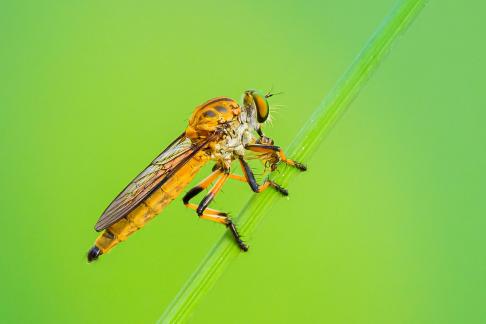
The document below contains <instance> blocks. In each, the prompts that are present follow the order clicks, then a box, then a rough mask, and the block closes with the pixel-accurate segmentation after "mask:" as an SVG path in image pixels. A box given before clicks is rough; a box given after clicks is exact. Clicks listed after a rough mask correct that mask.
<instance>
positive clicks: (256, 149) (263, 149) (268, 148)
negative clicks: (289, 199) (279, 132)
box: [245, 144, 307, 171]
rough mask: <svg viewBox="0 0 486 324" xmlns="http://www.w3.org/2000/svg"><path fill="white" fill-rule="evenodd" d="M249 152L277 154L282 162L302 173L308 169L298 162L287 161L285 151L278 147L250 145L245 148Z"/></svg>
mask: <svg viewBox="0 0 486 324" xmlns="http://www.w3.org/2000/svg"><path fill="white" fill-rule="evenodd" d="M245 148H246V149H247V150H250V151H253V152H258V153H277V154H278V156H279V157H280V160H281V161H282V162H284V163H286V164H288V165H290V166H293V167H294V168H296V169H299V170H300V171H305V170H307V167H306V166H305V165H304V164H302V163H300V162H297V161H294V160H290V159H287V157H286V156H285V153H284V152H283V150H282V149H281V148H280V146H276V145H266V144H249V145H247V146H245Z"/></svg>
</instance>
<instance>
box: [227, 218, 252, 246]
mask: <svg viewBox="0 0 486 324" xmlns="http://www.w3.org/2000/svg"><path fill="white" fill-rule="evenodd" d="M226 226H227V227H228V228H229V229H230V231H231V234H233V237H234V238H235V241H236V243H238V246H239V247H240V249H242V250H243V251H245V252H247V251H248V245H246V244H245V242H243V240H242V239H241V237H240V234H239V233H238V231H237V230H236V226H235V224H234V223H233V222H232V221H231V220H230V221H229V222H228V224H226Z"/></svg>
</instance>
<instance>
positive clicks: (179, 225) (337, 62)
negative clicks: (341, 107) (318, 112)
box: [0, 0, 486, 324]
mask: <svg viewBox="0 0 486 324" xmlns="http://www.w3.org/2000/svg"><path fill="white" fill-rule="evenodd" d="M394 4H395V1H394V0H371V1H366V2H363V1H356V0H354V1H340V2H337V1H325V2H323V1H278V2H277V1H261V0H260V1H256V0H255V1H231V2H227V1H203V2H201V1H184V2H183V1H178V2H177V1H176V2H162V1H121V2H120V1H112V0H105V1H101V2H100V1H67V2H59V1H51V0H47V1H9V0H7V1H2V3H1V4H0V39H1V44H2V46H1V47H2V49H1V50H0V82H1V87H0V145H1V146H0V154H1V159H0V165H1V168H0V173H1V174H0V176H1V178H0V179H1V180H0V186H1V187H0V193H1V195H0V212H1V217H0V224H1V228H2V231H1V232H2V234H1V236H0V237H1V243H2V247H3V248H2V255H1V258H0V282H1V291H2V293H1V299H2V301H1V302H0V321H1V322H4V323H16V322H19V323H27V322H37V323H56V322H62V323H153V322H155V321H156V320H157V319H158V318H159V316H160V315H161V314H162V312H163V310H164V309H165V307H166V306H167V305H168V304H169V303H170V301H171V300H172V298H173V297H174V296H175V294H176V293H177V292H178V290H179V289H180V287H181V286H182V285H183V283H184V282H185V281H186V279H187V278H188V277H189V276H190V274H191V273H192V272H193V270H194V269H195V268H196V266H197V265H198V264H199V263H200V261H201V260H202V258H203V257H204V256H205V255H206V253H207V252H208V250H209V249H210V248H211V247H212V246H213V244H214V242H215V241H216V240H217V239H218V238H219V237H220V235H221V233H222V232H223V231H224V230H225V229H224V228H223V227H222V226H220V225H218V224H214V223H211V222H207V221H203V220H198V219H197V217H196V216H195V213H194V212H193V211H191V210H188V209H186V208H185V207H184V206H183V205H182V203H181V202H180V200H179V199H178V200H176V201H175V202H174V203H173V204H171V205H170V206H169V207H168V208H167V209H166V210H165V211H164V212H163V214H161V215H159V216H158V217H157V218H156V219H155V220H153V221H152V222H151V223H150V224H148V225H147V226H146V227H145V228H144V229H143V230H142V231H140V232H138V233H136V234H135V235H133V236H132V237H130V239H129V240H128V241H127V242H125V243H123V244H121V245H119V246H117V247H116V248H115V249H114V250H113V251H112V252H111V253H109V254H107V255H104V256H103V257H102V258H101V259H100V260H99V262H97V263H93V264H87V262H86V260H85V254H86V252H87V251H88V249H89V248H90V247H91V246H92V244H93V241H94V239H95V238H96V233H95V231H94V230H93V226H94V224H95V222H96V220H97V219H98V217H99V216H100V214H101V212H102V211H103V210H104V208H105V207H106V206H107V204H108V203H109V202H110V201H111V200H112V199H113V198H114V197H115V195H116V194H117V193H118V192H119V191H120V190H121V189H122V188H123V187H124V186H125V185H126V184H127V183H128V182H129V181H130V180H131V179H132V178H133V177H134V176H135V175H136V174H137V173H138V172H139V171H141V169H143V168H144V167H145V166H146V165H147V164H148V162H149V161H151V160H152V158H153V157H154V156H156V155H157V154H158V153H159V152H160V151H161V150H162V149H164V148H165V146H166V145H167V144H169V143H170V142H171V141H172V140H173V139H174V138H175V137H176V136H178V135H179V134H180V133H181V132H182V131H183V129H184V128H185V126H186V124H187V120H188V117H189V116H190V114H191V112H192V110H193V108H194V107H195V106H197V105H199V104H200V103H202V102H204V101H206V100H208V99H210V98H212V97H216V96H230V97H233V98H237V99H239V98H240V96H241V94H242V92H243V91H244V90H245V89H248V88H256V89H261V90H262V91H265V90H269V89H270V88H272V87H273V89H274V90H275V91H283V92H284V94H283V95H281V96H277V97H275V98H272V101H271V103H272V104H275V105H279V106H280V107H279V109H278V111H277V112H276V113H275V115H274V120H275V121H274V123H273V126H272V127H267V128H266V133H267V134H268V135H269V136H270V137H272V138H275V139H276V141H277V142H278V143H279V144H280V145H282V146H283V147H285V146H287V145H288V144H289V143H290V142H291V140H292V138H293V136H294V135H295V134H296V133H297V131H298V130H299V129H300V127H301V126H302V125H303V123H304V122H305V120H306V119H307V118H308V117H309V115H310V114H311V112H312V111H313V109H314V108H315V107H316V106H318V105H319V103H320V102H321V100H322V99H323V97H324V96H325V95H326V93H328V92H329V90H330V89H331V87H332V86H333V84H335V83H336V81H337V80H338V78H339V77H340V75H341V74H342V73H343V72H344V71H345V70H346V69H347V67H348V66H349V64H350V63H351V62H352V60H353V58H354V57H355V55H356V54H357V53H358V52H359V50H360V49H361V48H362V47H363V45H364V44H365V43H366V41H367V39H368V38H369V37H370V35H371V34H372V32H373V31H374V30H375V29H376V27H377V26H378V25H379V24H380V23H381V21H382V20H383V19H384V17H385V16H386V15H387V13H388V12H389V11H390V9H391V8H392V7H393V6H394ZM484 9H485V5H484V4H479V3H477V2H474V4H472V3H471V4H467V2H466V3H458V2H452V1H450V2H449V1H431V2H430V3H429V4H428V6H427V7H426V8H425V9H424V11H423V12H422V13H421V14H420V15H419V18H418V19H417V20H416V21H415V22H414V24H413V25H412V26H411V28H410V29H409V30H408V31H407V32H406V34H405V35H404V36H403V37H401V38H400V39H399V40H398V42H397V43H396V44H395V46H394V47H393V50H392V51H391V53H390V55H388V57H387V58H386V59H385V61H384V62H383V63H382V64H381V66H380V68H379V69H378V71H377V73H376V74H375V75H374V76H373V77H372V78H371V79H370V81H369V82H368V84H367V85H366V86H365V87H364V88H363V91H362V92H361V94H360V96H359V97H358V98H357V99H356V100H355V101H354V103H353V104H352V105H351V107H350V109H349V110H348V112H347V114H346V115H345V116H344V118H342V119H341V120H340V122H339V123H338V124H337V125H336V127H335V128H334V130H333V132H332V133H331V135H330V136H329V137H327V138H326V140H325V142H324V143H323V144H322V145H321V147H320V149H319V150H318V151H316V152H315V155H314V156H313V158H312V159H311V160H310V161H305V162H307V164H308V167H309V171H308V172H307V173H304V174H301V175H299V176H298V177H296V178H295V179H294V181H293V182H292V183H291V184H290V187H289V188H288V189H289V191H290V194H291V196H290V198H289V199H285V198H282V199H281V200H279V201H278V202H277V203H276V204H275V205H274V206H272V208H271V210H270V212H269V213H268V215H267V216H266V217H265V219H264V221H263V222H262V223H261V224H260V226H259V227H258V230H257V231H256V232H255V233H254V234H253V235H252V236H251V237H249V238H248V240H249V243H250V245H251V250H250V252H249V253H248V254H244V255H243V254H242V255H241V256H240V257H238V258H237V260H236V262H234V263H232V264H231V265H230V267H229V268H228V269H227V271H226V272H225V273H224V275H223V277H222V278H221V280H219V282H218V283H217V284H216V286H215V287H214V289H213V290H211V291H210V293H209V294H208V295H207V296H206V297H205V298H204V299H203V301H202V302H201V303H200V304H199V306H198V307H197V308H196V310H195V312H194V313H193V315H192V317H191V322H192V323H269V322H280V323H295V322H299V323H301V322H306V323H317V322H319V323H428V324H430V323H484V321H485V319H486V309H485V308H484V301H485V300H486V249H485V243H486V238H485V235H484V231H485V226H486V220H485V215H486V213H485V212H486V206H485V198H484V186H485V180H486V177H485V172H484V169H485V167H486V163H485V162H486V151H485V148H486V147H485V139H486V131H485V128H484V125H483V124H484V120H485V117H486V113H485V110H486V109H485V100H484V96H483V93H484V90H483V88H484V84H485V83H484V75H485V72H486V70H485V63H484V57H485V55H486V51H485V49H486V47H485V46H484V42H483V38H484V28H485V26H484V17H483V15H482V13H481V12H484ZM207 171H208V169H205V171H203V172H202V173H201V175H200V176H199V177H202V176H204V173H206V172H207ZM251 195H252V193H251V192H250V190H249V189H248V187H247V186H246V185H244V184H241V183H234V182H232V183H229V184H228V185H227V186H226V187H225V188H224V192H223V194H221V195H220V196H219V197H218V199H217V201H216V203H215V206H216V207H217V208H220V209H223V210H226V211H230V212H232V213H233V214H236V213H237V212H238V210H240V208H241V207H242V206H243V204H244V203H245V201H246V200H247V199H248V197H250V196H251Z"/></svg>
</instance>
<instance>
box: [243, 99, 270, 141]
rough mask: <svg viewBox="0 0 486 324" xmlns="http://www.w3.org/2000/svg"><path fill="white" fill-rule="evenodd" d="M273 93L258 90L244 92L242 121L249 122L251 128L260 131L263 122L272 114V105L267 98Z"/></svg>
mask: <svg viewBox="0 0 486 324" xmlns="http://www.w3.org/2000/svg"><path fill="white" fill-rule="evenodd" d="M273 95H274V94H272V93H267V94H266V95H262V94H261V93H259V92H258V91H256V90H246V91H245V93H244V94H243V107H242V111H241V117H240V119H241V121H242V122H246V123H248V124H249V125H250V127H251V128H253V129H254V130H256V131H258V132H259V133H260V132H261V126H262V124H264V123H265V122H266V121H267V120H268V117H269V116H270V105H269V104H268V100H267V99H268V98H270V97H271V96H273Z"/></svg>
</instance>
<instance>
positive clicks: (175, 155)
mask: <svg viewBox="0 0 486 324" xmlns="http://www.w3.org/2000/svg"><path fill="white" fill-rule="evenodd" d="M207 142H208V141H205V142H204V143H201V144H193V143H192V142H191V140H190V139H188V138H187V137H186V136H185V134H184V133H183V134H182V135H181V136H179V137H178V138H177V139H176V140H175V141H174V142H172V143H171V144H170V145H169V146H168V147H167V148H166V149H165V150H164V151H163V152H162V153H160V154H159V156H157V157H156V158H155V160H153V161H152V163H150V164H149V165H148V166H147V167H146V168H145V170H143V171H142V172H141V173H140V174H139V175H138V176H137V177H136V178H135V179H133V181H132V182H130V184H129V185H128V186H127V187H126V188H125V189H123V191H122V192H121V193H120V194H119V195H118V196H117V197H116V198H115V200H113V202H112V203H111V204H110V205H109V206H108V208H106V210H105V211H104V212H103V214H102V215H101V217H100V219H99V220H98V222H97V223H96V225H95V229H96V230H97V231H101V230H104V229H105V228H107V227H109V226H111V225H112V224H113V223H115V222H116V221H118V220H119V219H120V218H123V217H125V216H126V215H128V214H129V213H130V212H131V211H132V210H134V209H135V208H136V207H137V206H138V205H139V204H140V203H141V202H142V201H144V200H145V199H146V198H147V197H148V196H149V195H150V194H151V193H152V192H153V190H156V189H157V188H158V187H160V186H161V185H162V184H164V182H166V181H167V179H169V178H170V177H171V176H172V175H173V174H174V173H175V172H176V171H177V170H178V169H179V168H180V167H182V166H183V165H184V164H186V163H187V162H188V161H189V160H190V159H191V158H192V157H193V156H194V155H195V154H196V153H197V152H198V151H199V150H200V149H201V148H202V147H204V145H205V144H206V143H207Z"/></svg>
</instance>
